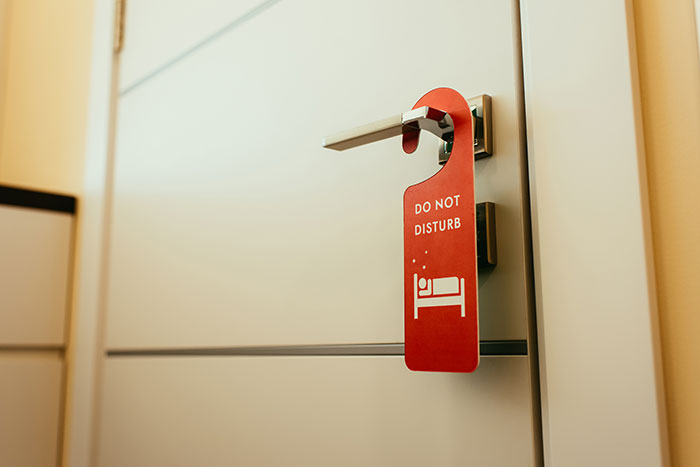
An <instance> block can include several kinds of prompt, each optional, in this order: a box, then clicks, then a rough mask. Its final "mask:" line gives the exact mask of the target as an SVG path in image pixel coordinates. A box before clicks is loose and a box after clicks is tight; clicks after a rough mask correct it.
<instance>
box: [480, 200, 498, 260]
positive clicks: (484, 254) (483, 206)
mask: <svg viewBox="0 0 700 467" xmlns="http://www.w3.org/2000/svg"><path fill="white" fill-rule="evenodd" d="M476 257H477V264H478V265H479V269H485V268H492V267H494V266H496V264H497V263H498V255H497V254H496V205H495V204H494V203H491V202H485V203H477V204H476Z"/></svg>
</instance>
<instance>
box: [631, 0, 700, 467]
mask: <svg viewBox="0 0 700 467" xmlns="http://www.w3.org/2000/svg"><path fill="white" fill-rule="evenodd" d="M635 19H636V27H637V41H638V53H639V73H640V88H641V93H642V112H643V116H644V140H645V145H646V154H647V170H648V178H649V196H650V204H651V220H652V229H653V242H654V259H655V262H656V279H657V288H658V299H659V312H660V324H661V338H662V349H663V360H664V373H665V382H666V396H667V409H668V421H669V434H670V443H671V456H672V460H673V465H674V466H677V467H686V466H687V467H691V466H692V467H694V466H698V465H700V445H698V436H700V397H698V394H699V393H700V339H699V338H698V332H699V331H700V213H699V212H700V211H699V210H698V202H700V62H699V61H698V46H697V34H696V29H695V15H694V11H693V0H675V1H673V2H669V1H668V0H636V2H635Z"/></svg>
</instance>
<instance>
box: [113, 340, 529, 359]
mask: <svg viewBox="0 0 700 467" xmlns="http://www.w3.org/2000/svg"><path fill="white" fill-rule="evenodd" d="M479 347H480V350H481V355H482V356H485V357H490V356H504V357H507V356H525V355H527V341H526V340H507V341H481V343H480V345H479ZM106 354H107V356H108V357H167V356H171V357H174V356H189V357H197V356H199V357H204V356H259V357H262V356H392V355H393V356H401V355H404V344H335V345H289V346H260V347H209V348H201V347H200V348H169V349H112V350H107V352H106Z"/></svg>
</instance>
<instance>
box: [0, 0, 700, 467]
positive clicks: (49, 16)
mask: <svg viewBox="0 0 700 467" xmlns="http://www.w3.org/2000/svg"><path fill="white" fill-rule="evenodd" d="M132 1H139V0H132ZM140 1H145V0H140ZM633 6H634V15H635V22H636V36H637V46H638V58H639V83H640V90H641V96H642V100H641V103H642V112H643V125H644V142H645V146H646V158H647V169H648V174H647V176H648V181H649V198H650V208H651V223H652V229H653V245H654V252H655V262H656V281H657V286H658V301H659V313H660V324H661V337H662V348H663V362H664V372H665V382H666V396H667V401H666V406H667V408H668V420H669V434H670V441H671V453H672V457H673V461H674V465H676V466H696V465H700V447H699V446H698V445H697V443H696V442H695V439H696V438H697V433H699V432H700V399H698V398H697V397H696V394H697V393H698V392H700V372H699V371H698V368H699V367H700V363H699V359H700V357H698V356H700V339H698V338H697V334H698V331H700V287H699V286H698V284H700V242H699V239H700V216H698V210H697V204H698V200H700V183H699V182H698V174H700V58H699V57H700V55H699V54H698V44H697V38H698V36H697V30H696V24H695V12H694V6H693V0H676V1H674V2H668V1H665V0H634V2H633ZM92 9H93V1H92V0H62V1H59V0H0V183H3V184H12V185H21V186H26V187H31V188H36V189H43V190H51V191H58V192H66V193H73V194H80V193H81V187H82V176H83V162H84V142H85V128H86V115H87V101H88V94H89V93H88V91H89V67H90V55H91V47H90V45H91V34H92V31H91V21H92V18H91V17H92ZM601 111H604V109H603V108H601ZM621 371H624V370H623V369H621Z"/></svg>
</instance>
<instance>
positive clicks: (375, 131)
mask: <svg viewBox="0 0 700 467" xmlns="http://www.w3.org/2000/svg"><path fill="white" fill-rule="evenodd" d="M468 102H469V106H470V109H471V110H472V130H473V131H472V134H473V135H474V156H475V158H476V159H481V158H482V157H487V156H490V155H491V154H492V147H493V139H492V138H493V129H492V126H491V97H490V96H488V95H485V94H484V95H481V96H477V97H474V98H471V99H469V100H468ZM420 130H425V131H428V132H430V133H432V134H434V135H435V136H437V137H438V138H440V139H442V140H443V143H444V144H442V145H441V147H440V151H439V155H438V162H439V163H441V164H444V163H445V162H446V161H447V159H448V158H449V155H450V149H451V145H452V140H453V136H454V125H453V123H452V118H451V117H450V115H449V114H448V113H447V112H444V111H442V110H439V109H435V108H433V107H427V106H426V107H419V108H417V109H413V110H410V111H408V112H403V113H401V114H399V115H396V116H393V117H389V118H385V119H383V120H379V121H376V122H373V123H369V124H367V125H362V126H360V127H357V128H353V129H351V130H347V131H343V132H340V133H336V134H334V135H332V136H328V137H326V138H324V140H323V147H324V148H328V149H334V150H336V151H344V150H346V149H351V148H355V147H358V146H363V145H365V144H369V143H374V142H376V141H381V140H384V139H387V138H392V137H394V136H400V135H403V134H407V133H413V132H417V131H420Z"/></svg>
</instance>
